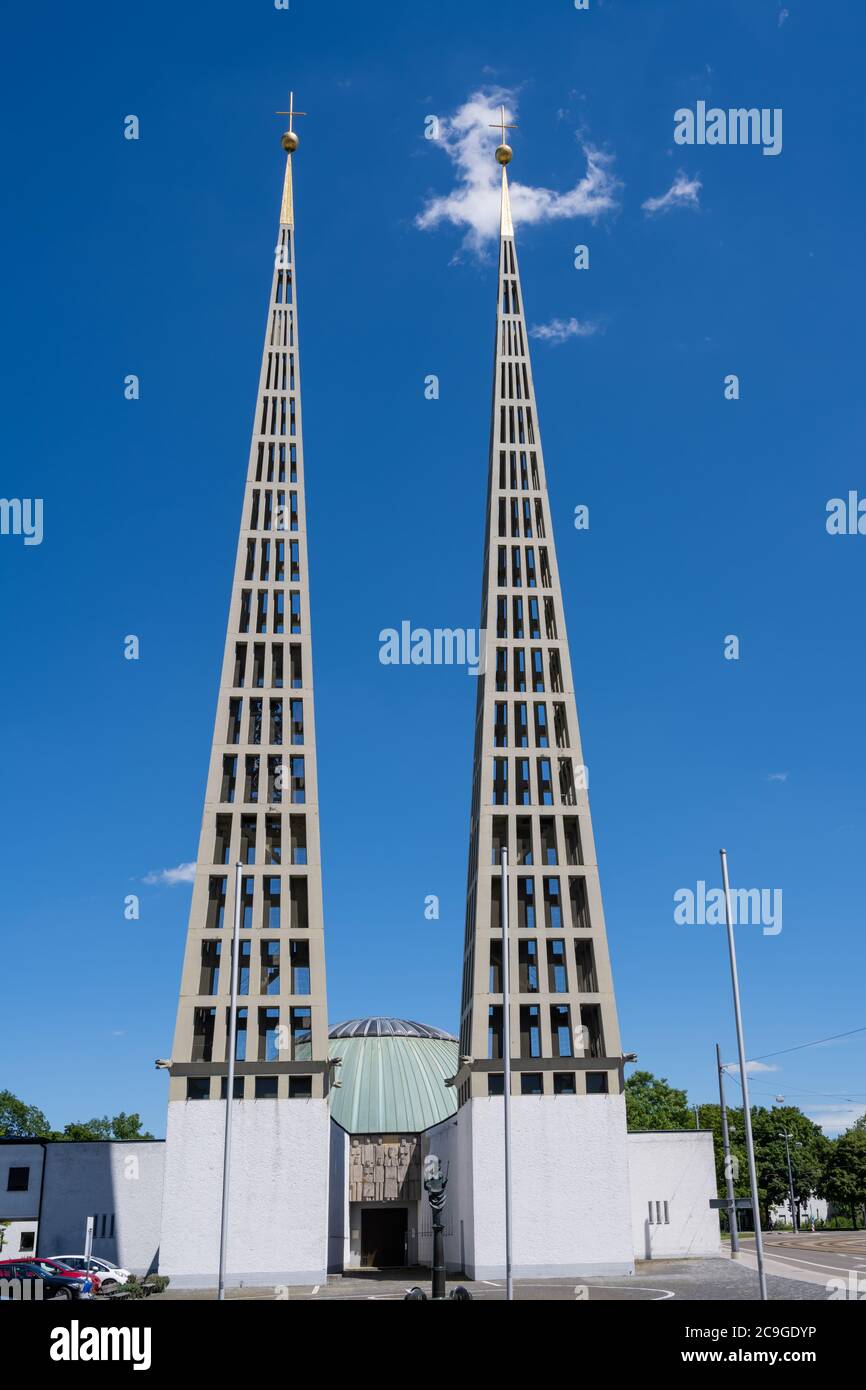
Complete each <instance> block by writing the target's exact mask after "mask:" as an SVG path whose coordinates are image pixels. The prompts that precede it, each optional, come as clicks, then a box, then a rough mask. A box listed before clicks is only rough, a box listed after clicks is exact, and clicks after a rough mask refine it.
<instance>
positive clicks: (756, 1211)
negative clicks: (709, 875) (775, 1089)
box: [719, 849, 767, 1302]
mask: <svg viewBox="0 0 866 1390" xmlns="http://www.w3.org/2000/svg"><path fill="white" fill-rule="evenodd" d="M719 856H720V858H721V861H722V883H723V884H724V889H725V923H726V926H727V931H728V955H729V957H730V962H731V989H732V991H733V995H734V1020H735V1022H736V1025H737V1051H738V1052H739V1055H740V1086H741V1087H742V1091H743V1129H744V1130H745V1134H746V1156H747V1158H748V1160H749V1191H750V1192H751V1195H752V1215H753V1217H754V1218H755V1255H756V1256H757V1260H758V1287H759V1289H760V1291H761V1300H762V1302H766V1301H767V1276H766V1274H765V1273H764V1242H763V1239H762V1238H761V1208H760V1206H759V1205H758V1174H757V1171H756V1169H755V1145H754V1142H753V1140H752V1112H751V1109H750V1107H749V1074H748V1071H747V1070H746V1043H745V1039H744V1037H743V1016H742V1013H741V1011H740V981H739V979H738V977H737V948H736V946H735V944H734V924H733V922H732V920H731V885H730V883H729V882H728V856H727V853H726V852H725V850H723V849H722V850H719Z"/></svg>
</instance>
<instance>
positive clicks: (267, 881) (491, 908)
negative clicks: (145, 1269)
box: [160, 103, 633, 1285]
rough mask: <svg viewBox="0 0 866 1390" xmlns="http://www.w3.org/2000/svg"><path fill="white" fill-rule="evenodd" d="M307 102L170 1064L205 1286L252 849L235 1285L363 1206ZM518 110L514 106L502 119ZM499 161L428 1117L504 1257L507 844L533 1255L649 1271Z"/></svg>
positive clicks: (319, 1240) (180, 1248) (180, 1153)
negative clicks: (313, 298)
mask: <svg viewBox="0 0 866 1390" xmlns="http://www.w3.org/2000/svg"><path fill="white" fill-rule="evenodd" d="M292 107H293V103H291V104H290V111H289V113H288V114H289V130H288V131H287V132H286V134H285V135H284V136H283V147H284V149H285V150H286V152H287V157H286V170H285V179H284V183H283V195H282V205H281V211H280V227H279V236H278V241H277V246H276V255H275V260H274V270H273V278H272V283H271V296H270V304H269V307H268V314H267V322H266V326H265V338H264V348H263V352H262V365H261V373H260V377H259V387H258V396H257V400H256V406H255V415H254V423H253V434H252V442H251V446H250V454H249V464H248V468H247V476H246V485H245V490H244V499H243V510H242V515H241V522H240V533H239V537H238V544H237V553H236V557H235V569H234V581H233V584H232V592H231V605H230V610H229V618H228V629H227V633H226V641H225V651H224V656H223V665H222V675H221V679H220V689H219V699H218V704H217V713H216V721H215V727H214V734H213V744H212V750H211V758H210V768H209V772H208V780H207V790H206V793H205V804H204V814H203V817H202V827H201V836H200V840H199V849H198V857H197V868H196V876H195V884H194V888H193V895H192V905H191V910H190V917H189V926H188V931H187V939H186V950H185V955H184V962H183V972H182V978H181V986H180V997H179V1002H178V1012H177V1026H176V1030H175V1038H174V1045H173V1050H172V1062H171V1069H170V1090H169V1105H168V1126H167V1151H166V1173H165V1188H164V1207H163V1226H162V1235H161V1243H160V1269H161V1270H164V1271H165V1272H166V1273H168V1274H169V1275H171V1276H172V1277H173V1279H174V1281H175V1282H176V1283H179V1284H183V1283H186V1284H189V1285H207V1284H212V1283H213V1282H214V1280H215V1277H216V1270H217V1262H218V1243H219V1214H220V1199H221V1181H222V1159H223V1147H222V1145H223V1128H224V1122H225V1104H226V1085H227V1080H226V1065H227V1046H228V1035H229V1007H228V1006H229V999H230V985H231V924H232V922H233V920H234V914H235V911H236V903H235V880H236V869H235V866H236V865H238V864H240V865H241V866H242V868H241V871H240V884H241V890H240V891H241V903H240V911H241V915H240V958H239V962H238V964H239V976H240V981H241V990H240V997H239V1009H238V1017H237V1044H236V1059H237V1060H236V1076H235V1089H234V1100H235V1102H236V1108H235V1112H234V1119H233V1158H232V1181H231V1200H230V1227H229V1234H228V1268H229V1276H230V1279H231V1281H232V1282H235V1283H237V1282H240V1281H243V1282H244V1283H246V1284H275V1285H276V1284H292V1283H296V1284H297V1283H318V1282H321V1281H322V1280H323V1279H324V1278H325V1277H326V1273H327V1271H328V1269H329V1268H331V1269H332V1270H333V1269H334V1267H335V1261H334V1257H333V1249H334V1241H333V1227H334V1223H335V1219H336V1217H335V1213H336V1212H337V1211H338V1210H341V1209H342V1204H343V1193H342V1191H341V1190H339V1189H340V1187H341V1184H342V1183H343V1180H344V1179H343V1174H342V1168H341V1164H340V1162H339V1161H337V1160H336V1159H335V1154H336V1153H337V1152H338V1147H339V1146H338V1145H337V1144H335V1134H334V1131H335V1130H336V1129H337V1126H336V1123H335V1121H333V1120H332V1119H331V1113H330V1099H331V1087H332V1083H333V1080H334V1068H335V1065H336V1060H335V1055H333V1052H332V1050H329V1037H328V1019H327V1005H326V989H325V952H324V919H323V908H322V869H321V856H320V844H319V807H318V781H317V758H316V737H315V709H314V685H313V651H312V634H311V621H310V598H309V574H308V555H307V516H306V504H305V467H304V447H303V431H302V410H301V378H300V345H299V327H298V298H297V292H298V266H297V254H296V244H295V210H294V193H293V185H292V162H293V156H294V153H295V151H296V150H297V147H298V136H297V134H296V133H295V131H294V128H293V121H294V116H295V115H298V114H301V113H298V112H294V110H293V109H292ZM504 132H505V126H504V115H503V141H504ZM496 158H497V160H498V161H499V163H500V164H501V166H502V195H501V196H502V202H501V226H500V239H499V282H498V294H497V311H496V343H495V352H494V369H493V416H492V423H491V434H490V458H489V474H488V492H487V517H486V535H485V546H484V569H483V587H482V603H481V623H480V626H481V629H482V640H484V641H485V643H486V653H485V661H484V663H483V665H482V670H483V672H484V674H482V675H481V676H480V677H479V680H478V704H477V714H476V727H475V753H474V767H473V776H472V792H471V811H470V836H469V868H468V882H467V904H466V932H465V946H464V953H463V984H462V1004H461V1014H460V1029H459V1047H457V1048H455V1050H454V1075H453V1077H449V1078H448V1082H449V1085H450V1087H451V1089H450V1091H449V1093H448V1098H449V1101H450V1102H451V1105H452V1109H453V1114H452V1116H451V1117H450V1118H449V1119H448V1120H447V1121H445V1122H444V1123H442V1124H441V1125H439V1126H438V1127H437V1128H436V1129H435V1130H433V1131H430V1132H428V1134H427V1135H426V1136H422V1138H423V1142H424V1144H425V1146H426V1148H427V1150H429V1149H430V1148H435V1150H436V1152H437V1153H439V1154H440V1155H441V1156H442V1157H443V1158H446V1159H448V1160H449V1162H450V1173H451V1178H450V1184H449V1189H448V1199H449V1210H450V1212H451V1227H450V1228H449V1229H451V1230H452V1232H455V1231H457V1230H458V1229H459V1240H457V1238H456V1237H455V1240H454V1242H453V1251H452V1252H451V1253H450V1255H449V1260H450V1262H451V1263H452V1264H456V1265H462V1266H463V1267H465V1269H466V1272H467V1274H468V1275H469V1276H470V1277H472V1276H473V1275H474V1276H475V1277H496V1276H497V1275H500V1274H501V1273H502V1271H503V1269H504V1259H505V1251H504V1236H503V1195H502V1193H503V1186H502V1168H503V1157H502V1151H503V1142H502V1108H503V1107H502V1100H501V1096H502V1088H503V1071H502V1056H503V1037H504V1016H503V1010H504V1007H505V1004H504V1001H503V992H502V989H503V978H502V977H503V970H502V956H501V928H500V913H501V907H502V904H501V869H500V867H499V864H500V859H501V851H502V850H503V849H504V848H507V850H508V862H509V866H510V867H509V873H508V885H509V886H508V897H509V909H510V923H511V928H512V930H511V933H510V962H509V965H510V982H511V987H510V990H509V1000H508V1008H509V1021H510V1040H511V1045H510V1051H511V1066H512V1087H511V1090H512V1100H511V1108H512V1126H513V1191H514V1268H515V1272H516V1273H521V1272H523V1273H533V1272H534V1273H539V1274H551V1273H559V1272H562V1273H569V1274H571V1273H575V1274H579V1273H591V1272H597V1271H610V1272H618V1273H622V1272H626V1271H628V1270H630V1269H631V1268H632V1267H633V1264H632V1243H631V1233H630V1225H629V1210H628V1171H627V1161H626V1126H625V1108H624V1097H623V1095H622V1080H623V1079H622V1069H623V1059H622V1050H621V1046H620V1039H619V1031H618V1025H617V1017H616V1007H615V1002H614V993H613V982H612V978H611V970H610V962H609V957H608V949H607V940H606V935H605V928H604V918H603V913H602V903H601V893H600V889H599V879H598V869H597V866H596V860H595V850H594V842H593V835H592V825H591V821H590V813H589V802H588V797H587V791H586V778H585V776H584V766H583V756H582V753H581V747H580V736H579V731H578V720H577V709H576V705H575V696H574V682H573V677H572V669H571V661H570V657H569V649H568V641H567V637H566V628H565V614H564V610H563V603H562V594H561V590H560V583H559V572H558V567H557V561H556V549H555V545H554V538H553V528H552V522H551V513H550V504H549V500H548V493H547V482H546V476H545V468H544V459H543V455H542V448H541V436H540V431H539V422H538V412H537V407H536V401H535V392H534V387H533V380H532V369H531V365H530V358H529V343H528V338H527V331H526V322H525V317H524V305H523V294H522V290H521V285H520V276H519V272H518V266H517V252H516V246H515V239H514V228H513V225H512V220H511V212H510V205H509V191H508V176H507V172H506V165H507V163H508V162H509V160H510V158H511V151H510V149H509V147H508V146H507V145H506V144H504V143H503V144H501V145H500V146H499V147H498V149H497V151H496ZM338 1053H339V1048H338V1049H337V1059H338ZM405 1084H406V1085H407V1086H411V1085H412V1080H411V1078H408V1079H407V1080H406V1083H405ZM340 1137H341V1138H344V1137H345V1136H344V1134H343V1131H342V1130H341V1131H340ZM393 1137H394V1138H397V1137H398V1136H396V1135H395V1136H393ZM347 1209H348V1208H347ZM418 1220H419V1222H420V1221H421V1220H423V1215H422V1213H421V1212H420V1210H419V1213H418ZM329 1235H330V1236H331V1250H332V1254H331V1256H330V1257H329V1253H328V1252H329Z"/></svg>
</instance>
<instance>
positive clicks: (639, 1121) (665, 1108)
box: [625, 1071, 694, 1130]
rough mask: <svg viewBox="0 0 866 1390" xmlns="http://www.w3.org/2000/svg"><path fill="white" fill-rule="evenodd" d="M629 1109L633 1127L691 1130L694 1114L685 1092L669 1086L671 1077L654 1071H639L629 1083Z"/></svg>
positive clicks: (627, 1114) (626, 1094)
mask: <svg viewBox="0 0 866 1390" xmlns="http://www.w3.org/2000/svg"><path fill="white" fill-rule="evenodd" d="M625 1111H626V1119H627V1123H628V1127H629V1129H636V1130H637V1129H689V1128H691V1127H692V1126H693V1125H694V1116H693V1115H692V1113H691V1111H690V1110H689V1107H688V1102H687V1100H686V1093H685V1091H678V1090H676V1088H675V1087H673V1086H669V1085H668V1082H667V1078H666V1077H664V1076H662V1077H658V1076H653V1074H652V1072H651V1071H636V1072H635V1073H634V1075H633V1076H630V1077H629V1078H628V1080H627V1081H626V1083H625Z"/></svg>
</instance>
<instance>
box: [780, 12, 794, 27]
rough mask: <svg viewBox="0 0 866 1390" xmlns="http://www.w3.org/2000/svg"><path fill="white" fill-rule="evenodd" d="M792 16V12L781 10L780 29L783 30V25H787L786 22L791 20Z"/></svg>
mask: <svg viewBox="0 0 866 1390" xmlns="http://www.w3.org/2000/svg"><path fill="white" fill-rule="evenodd" d="M790 14H791V11H790V10H780V11H779V28H780V29H781V27H782V25H783V24H784V23H785V20H786V19H788V18H789V16H790Z"/></svg>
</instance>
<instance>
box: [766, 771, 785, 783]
mask: <svg viewBox="0 0 866 1390" xmlns="http://www.w3.org/2000/svg"><path fill="white" fill-rule="evenodd" d="M766 780H767V781H768V782H787V780H788V774H787V772H768V773H767V779H766Z"/></svg>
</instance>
